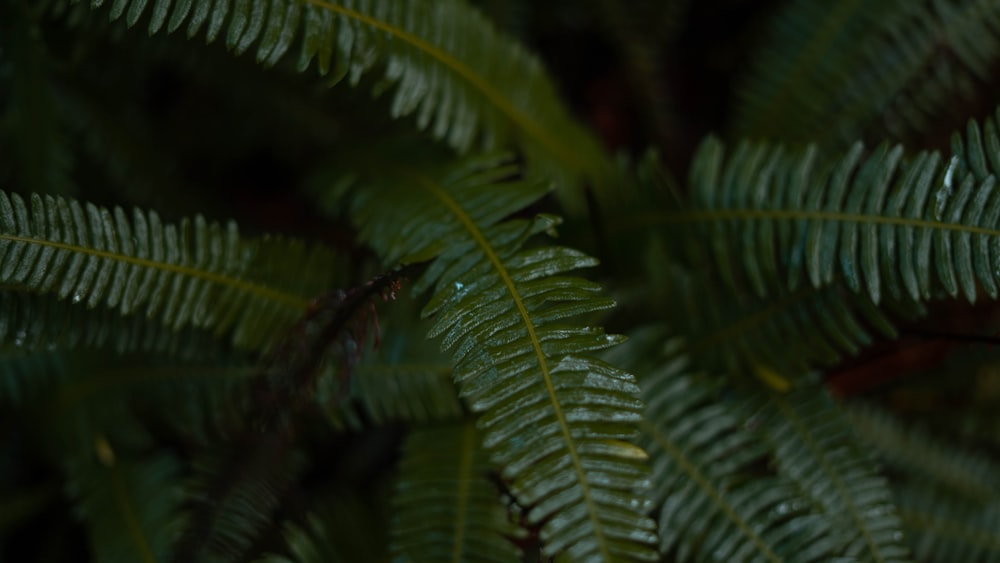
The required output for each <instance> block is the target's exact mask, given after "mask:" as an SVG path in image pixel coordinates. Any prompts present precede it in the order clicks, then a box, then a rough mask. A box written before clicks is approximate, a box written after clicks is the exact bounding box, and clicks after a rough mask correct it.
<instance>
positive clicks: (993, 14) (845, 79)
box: [735, 0, 1000, 146]
mask: <svg viewBox="0 0 1000 563" xmlns="http://www.w3.org/2000/svg"><path fill="white" fill-rule="evenodd" d="M774 31H775V33H773V34H772V35H770V38H771V41H769V44H768V45H767V46H766V47H765V48H763V49H761V52H760V54H759V55H758V57H757V60H756V61H755V66H754V69H753V71H752V72H751V73H750V76H749V77H748V79H747V80H746V84H745V87H744V88H743V89H741V91H742V101H741V103H740V104H739V105H738V106H737V110H736V113H737V115H738V116H739V117H738V118H737V120H736V122H737V124H738V125H737V127H736V131H735V132H736V134H737V135H739V136H741V137H744V136H752V137H756V138H761V137H767V138H770V139H774V140H781V141H785V142H796V143H799V142H815V143H819V144H822V145H827V146H830V145H833V146H837V145H844V144H846V143H850V142H853V141H854V140H856V139H858V138H861V137H863V136H864V135H865V134H866V133H874V134H875V135H876V136H877V137H878V138H884V137H885V136H886V135H890V136H892V137H893V138H895V139H897V140H903V139H906V138H908V137H913V136H914V134H915V133H918V132H921V131H924V130H926V129H928V128H929V125H930V124H931V123H932V122H933V120H935V119H938V120H939V119H941V118H942V117H947V114H948V113H949V112H950V111H952V108H954V107H959V106H961V105H962V104H961V103H960V102H959V100H961V99H962V98H966V99H968V98H969V97H971V96H972V95H973V93H974V92H975V91H976V89H977V88H982V86H983V85H985V84H989V83H990V82H991V80H992V76H993V75H992V73H993V69H994V66H995V64H996V62H997V60H998V59H1000V10H998V9H997V6H996V5H995V4H993V3H992V2H989V1H983V0H963V1H960V2H898V1H887V2H879V3H877V4H872V3H870V2H857V1H840V2H829V3H824V4H816V3H814V2H808V1H800V2H794V3H791V4H790V5H788V6H787V7H786V8H785V9H784V12H783V13H782V14H781V15H780V16H779V17H778V18H776V19H775V21H774ZM831 115H835V116H837V118H836V119H835V120H830V119H829V118H828V116H831ZM961 117H962V118H964V116H961Z"/></svg>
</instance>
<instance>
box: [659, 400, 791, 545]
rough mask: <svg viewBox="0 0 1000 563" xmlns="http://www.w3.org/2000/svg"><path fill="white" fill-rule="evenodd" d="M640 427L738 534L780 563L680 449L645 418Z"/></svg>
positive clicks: (761, 539)
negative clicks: (725, 517)
mask: <svg viewBox="0 0 1000 563" xmlns="http://www.w3.org/2000/svg"><path fill="white" fill-rule="evenodd" d="M640 426H641V427H642V430H643V431H645V432H646V434H648V435H649V436H650V437H652V438H653V440H655V441H656V444H657V445H658V446H660V448H662V449H663V451H664V452H666V454H667V455H669V456H670V457H671V458H673V459H674V461H676V462H677V464H678V465H679V466H680V468H681V471H683V472H684V473H686V474H687V475H688V477H690V478H691V479H692V480H693V481H694V482H695V484H697V485H698V487H699V488H701V490H703V491H704V492H705V494H707V495H708V496H709V498H711V499H712V503H713V504H715V506H717V507H718V508H719V509H720V510H722V512H724V513H725V515H726V516H727V517H728V518H729V520H730V521H731V522H733V524H735V525H736V528H737V529H738V530H739V531H740V532H742V533H743V535H744V536H746V537H747V538H749V539H750V541H752V542H753V544H754V545H755V546H757V549H758V551H759V552H760V553H761V554H762V555H764V557H767V559H768V560H769V561H774V562H775V563H781V558H780V557H778V555H777V554H776V553H774V552H773V551H771V548H769V547H768V546H767V544H765V543H764V540H763V538H761V537H760V536H759V535H757V534H756V533H755V532H754V531H753V529H751V528H750V525H749V524H747V522H746V520H744V519H743V518H741V517H740V515H739V514H737V513H736V510H735V509H734V508H733V507H732V505H731V504H729V503H728V502H726V499H724V498H722V495H720V494H719V491H718V490H717V489H716V487H714V486H713V485H712V484H711V483H709V482H708V479H706V478H705V476H704V475H702V473H701V471H698V468H697V467H696V466H695V465H694V464H692V463H691V462H690V461H689V460H688V458H687V457H686V456H685V455H684V453H683V452H681V451H680V449H678V448H677V447H676V446H675V445H674V443H673V442H672V441H671V440H670V439H669V438H667V437H666V436H664V435H663V433H662V432H660V430H659V428H656V427H655V426H653V425H652V424H650V423H649V421H648V420H647V419H645V418H643V419H642V422H641V423H640Z"/></svg>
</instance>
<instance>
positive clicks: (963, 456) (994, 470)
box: [846, 404, 1000, 502]
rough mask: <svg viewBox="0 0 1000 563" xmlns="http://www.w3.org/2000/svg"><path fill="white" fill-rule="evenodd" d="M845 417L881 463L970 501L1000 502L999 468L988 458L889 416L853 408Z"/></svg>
mask: <svg viewBox="0 0 1000 563" xmlns="http://www.w3.org/2000/svg"><path fill="white" fill-rule="evenodd" d="M846 412H847V416H848V418H849V420H850V422H851V424H853V425H854V428H855V431H856V433H857V435H858V436H860V437H861V438H862V440H863V441H864V442H865V443H867V444H868V445H869V446H871V447H872V448H874V450H875V452H874V453H875V456H876V458H877V459H879V460H880V461H881V462H883V463H885V464H886V465H889V466H890V467H893V468H895V469H897V470H902V471H905V472H906V473H908V474H912V475H916V476H919V477H920V478H921V480H923V481H927V482H930V483H934V484H935V485H936V486H937V487H940V488H944V489H947V490H950V491H951V492H952V493H955V494H958V495H961V496H963V497H965V498H966V499H967V500H969V501H975V502H988V501H990V500H993V501H1000V465H998V464H997V463H996V462H994V461H992V460H990V459H989V458H988V457H985V456H981V455H977V454H975V453H972V452H970V451H967V450H964V449H962V448H960V447H956V446H955V445H953V444H948V443H946V442H944V441H943V440H940V439H938V438H935V437H934V436H933V435H931V434H930V433H928V432H926V431H923V430H921V429H920V428H916V427H907V426H906V425H904V424H903V422H902V421H900V420H897V419H896V418H895V417H893V416H892V415H890V414H889V413H888V412H886V411H884V410H881V409H877V408H875V407H874V406H871V405H864V404H854V405H851V406H850V407H849V408H848V409H847V410H846Z"/></svg>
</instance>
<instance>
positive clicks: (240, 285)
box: [0, 234, 309, 312]
mask: <svg viewBox="0 0 1000 563" xmlns="http://www.w3.org/2000/svg"><path fill="white" fill-rule="evenodd" d="M0 240H7V241H11V242H14V243H19V244H26V245H36V246H41V247H46V248H52V249H55V250H62V251H65V252H70V253H74V254H82V255H84V256H93V257H95V258H100V259H104V260H111V261H113V262H120V263H123V264H129V265H133V266H138V267H140V268H148V269H152V270H160V271H162V272H168V273H171V274H175V275H179V276H187V277H190V278H194V279H200V280H203V281H206V282H208V283H212V284H216V285H220V286H224V287H230V288H232V289H235V290H237V291H241V292H243V293H246V294H248V295H253V296H256V297H258V298H260V299H264V300H268V301H274V302H276V303H279V304H281V305H282V306H285V307H288V308H292V309H295V310H296V311H299V312H301V311H304V310H305V309H306V307H307V306H308V304H309V302H308V301H307V300H305V299H303V298H301V297H299V296H297V295H294V294H291V293H285V292H283V291H279V290H276V289H273V288H270V287H266V286H263V285H259V284H255V283H252V282H248V281H246V280H241V279H239V278H234V277H231V276H225V275H222V274H218V273H215V272H209V271H207V270H201V269H198V268H194V267H191V266H184V265H180V264H169V263H166V262H157V261H155V260H150V259H148V258H139V257H136V256H128V255H126V254H118V253H114V252H108V251H106V250H97V249H94V248H87V247H85V246H79V245H74V244H67V243H63V242H56V241H51V240H45V239H35V238H30V237H23V236H16V235H11V234H0Z"/></svg>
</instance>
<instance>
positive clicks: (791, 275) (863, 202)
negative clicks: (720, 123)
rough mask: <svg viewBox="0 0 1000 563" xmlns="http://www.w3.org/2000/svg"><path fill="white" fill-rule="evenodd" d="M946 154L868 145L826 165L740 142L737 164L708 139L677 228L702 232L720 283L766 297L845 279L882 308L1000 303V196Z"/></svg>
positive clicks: (673, 219)
mask: <svg viewBox="0 0 1000 563" xmlns="http://www.w3.org/2000/svg"><path fill="white" fill-rule="evenodd" d="M960 172H961V170H959V159H958V158H957V157H955V158H952V159H950V160H949V161H948V163H947V164H946V163H945V162H944V161H943V159H942V158H941V156H940V155H939V154H937V153H925V152H921V153H918V154H916V155H914V156H912V157H911V158H909V159H906V160H904V158H903V150H902V149H901V148H900V147H893V148H890V147H888V146H884V145H883V146H881V147H879V148H878V149H876V150H874V151H873V152H872V153H871V154H870V155H868V156H864V150H863V148H862V146H861V145H860V144H858V145H855V146H854V147H853V148H851V149H850V150H849V151H847V152H845V153H843V154H842V155H841V156H840V157H839V158H837V159H836V160H834V161H830V162H824V161H823V160H822V159H820V158H819V157H818V155H817V151H816V150H815V149H813V148H809V149H806V150H804V151H800V150H786V149H785V148H783V147H780V146H775V145H769V144H753V143H743V144H741V145H739V146H738V147H737V148H736V149H735V150H734V151H733V152H732V154H730V155H728V157H726V156H724V148H723V146H722V144H721V143H719V142H718V141H717V140H714V139H709V140H707V141H706V142H705V143H704V144H703V145H702V147H701V149H700V150H699V154H698V156H697V157H696V162H695V164H694V167H693V172H692V177H691V185H692V200H693V203H692V207H691V209H689V210H682V211H678V212H670V213H666V214H665V215H664V216H663V217H662V218H661V219H662V220H663V221H664V222H666V223H670V224H675V225H685V226H687V227H691V226H695V225H698V226H702V227H703V228H702V229H700V230H699V229H696V231H697V232H700V233H702V234H704V235H705V236H707V237H708V239H709V241H710V242H709V244H710V246H711V249H712V252H713V255H714V256H715V259H716V263H717V265H718V267H719V269H720V272H721V273H722V275H723V278H724V279H725V280H726V281H727V282H728V283H730V284H731V285H734V286H738V285H741V282H742V281H743V280H744V279H745V280H747V281H746V283H748V284H749V285H750V286H751V287H753V288H754V289H755V290H756V291H757V293H758V294H760V295H767V294H768V293H770V292H771V291H773V290H772V289H771V288H774V287H790V288H793V289H794V288H797V287H800V286H801V284H802V280H803V279H807V280H808V282H809V283H811V284H812V285H813V286H814V287H822V286H826V285H829V284H831V283H833V282H834V281H835V280H842V282H843V283H844V284H846V285H847V286H848V287H850V288H851V289H852V290H854V291H859V292H860V291H865V292H867V293H868V296H869V298H870V299H871V300H872V301H873V302H875V303H879V302H880V300H881V299H882V296H883V294H888V295H889V296H890V297H891V298H892V299H893V300H894V301H896V302H900V301H907V300H916V301H920V300H926V299H929V298H930V297H931V296H932V295H936V294H937V293H938V292H941V291H943V292H945V293H946V294H948V295H951V296H958V294H959V293H962V294H963V295H964V296H965V297H966V298H967V299H969V300H970V301H973V300H975V299H976V297H977V295H978V294H979V293H980V289H979V288H980V287H981V290H982V292H984V293H986V294H987V295H988V296H990V297H994V298H995V297H996V296H997V295H998V289H997V288H998V284H997V273H996V272H998V271H1000V245H998V242H1000V231H998V230H997V218H998V217H1000V191H998V190H997V189H996V186H995V184H996V182H995V180H994V178H993V177H992V176H989V177H986V178H985V179H983V180H981V181H980V180H977V179H976V178H975V177H974V175H972V174H965V175H962V174H960Z"/></svg>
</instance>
